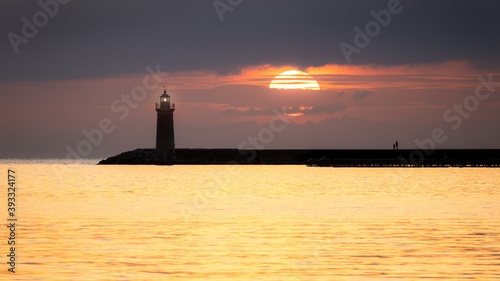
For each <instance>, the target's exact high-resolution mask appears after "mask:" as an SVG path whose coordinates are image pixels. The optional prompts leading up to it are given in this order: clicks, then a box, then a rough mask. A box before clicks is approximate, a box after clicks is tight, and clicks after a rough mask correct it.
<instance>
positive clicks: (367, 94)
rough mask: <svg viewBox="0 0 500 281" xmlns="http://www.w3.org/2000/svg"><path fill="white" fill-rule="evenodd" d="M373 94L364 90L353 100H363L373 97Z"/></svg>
mask: <svg viewBox="0 0 500 281" xmlns="http://www.w3.org/2000/svg"><path fill="white" fill-rule="evenodd" d="M371 95H372V93H371V92H370V91H366V90H362V91H357V92H355V93H354V94H353V95H352V99H354V100H358V101H359V100H362V99H364V98H366V97H369V96H371Z"/></svg>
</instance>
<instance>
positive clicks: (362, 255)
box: [0, 160, 500, 281]
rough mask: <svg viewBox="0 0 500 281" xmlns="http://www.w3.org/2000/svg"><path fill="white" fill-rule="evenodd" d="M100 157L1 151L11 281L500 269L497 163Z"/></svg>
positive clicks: (479, 274) (465, 275) (427, 276)
mask: <svg viewBox="0 0 500 281" xmlns="http://www.w3.org/2000/svg"><path fill="white" fill-rule="evenodd" d="M93 164H94V162H82V163H71V164H67V163H66V164H64V163H60V162H57V161H39V160H35V161H6V160H4V161H3V162H1V163H0V169H1V171H2V172H1V174H3V175H4V179H2V180H1V182H2V188H1V195H0V196H1V198H4V199H2V200H0V202H2V203H0V204H1V205H3V206H1V205H0V208H1V210H2V211H1V213H2V214H3V215H2V217H3V218H2V220H4V222H5V223H6V216H7V214H6V208H7V206H6V200H5V198H6V196H7V195H6V182H7V169H8V168H11V169H14V170H15V171H16V175H17V185H18V190H17V198H18V210H17V216H18V219H19V220H18V222H17V229H16V231H17V237H16V239H17V266H16V271H17V273H15V274H12V273H9V272H7V268H8V265H7V264H6V263H5V262H6V261H7V257H6V256H5V255H6V254H8V252H7V242H6V241H7V236H8V233H7V229H6V228H5V227H2V230H1V231H0V237H1V241H2V242H1V244H0V250H1V251H2V252H1V253H0V256H2V257H3V258H2V260H3V261H2V262H1V264H3V266H1V268H0V279H1V280H30V281H32V280H52V281H56V280H64V281H67V280H231V281H237V280H359V281H361V280H373V281H375V280H379V281H380V280H392V281H395V280H420V279H422V280H471V279H474V280H500V169H482V168H481V169H459V168H443V169H424V168H421V169H410V168H403V169H401V168H400V169H390V168H382V169H380V168H379V169H376V168H375V169H370V168H345V169H344V168H307V167H305V166H172V167H164V166H97V165H93Z"/></svg>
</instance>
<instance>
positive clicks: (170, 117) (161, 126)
mask: <svg viewBox="0 0 500 281" xmlns="http://www.w3.org/2000/svg"><path fill="white" fill-rule="evenodd" d="M174 110H175V103H170V96H169V95H168V94H167V91H163V95H161V96H160V104H158V103H156V112H158V115H157V116H158V119H157V121H156V151H158V152H160V153H161V154H163V155H164V156H165V157H166V160H167V161H169V162H173V161H174V160H175V140H174Z"/></svg>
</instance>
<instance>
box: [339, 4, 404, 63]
mask: <svg viewBox="0 0 500 281" xmlns="http://www.w3.org/2000/svg"><path fill="white" fill-rule="evenodd" d="M408 1H411V0H408ZM402 11H403V6H402V5H401V2H400V1H399V0H389V2H387V9H382V10H380V11H378V12H375V11H374V10H371V11H370V15H371V16H372V17H373V20H372V21H369V22H367V23H366V24H365V28H364V30H361V28H359V27H358V26H355V27H354V32H355V33H354V38H353V41H354V42H353V43H354V46H353V45H351V44H349V43H346V42H345V41H342V42H341V43H340V44H339V47H340V50H341V51H342V54H343V55H344V57H345V60H346V61H347V63H351V61H352V59H351V56H352V55H353V54H358V55H359V54H360V53H361V50H362V49H364V48H366V47H368V45H370V42H371V40H372V39H373V38H375V37H377V36H378V35H379V34H380V32H382V28H385V27H387V26H389V24H390V23H391V20H392V16H393V15H397V14H399V13H401V12H402Z"/></svg>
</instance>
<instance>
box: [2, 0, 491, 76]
mask: <svg viewBox="0 0 500 281" xmlns="http://www.w3.org/2000/svg"><path fill="white" fill-rule="evenodd" d="M37 2H38V1H2V2H1V3H0V11H1V12H0V15H1V16H0V33H1V34H3V35H4V36H3V39H2V40H1V41H0V53H1V55H0V59H1V61H2V64H1V66H0V77H1V79H3V80H12V79H67V78H82V77H102V76H117V75H125V74H132V73H143V72H144V67H145V66H147V65H156V64H160V65H161V66H162V70H164V71H169V72H172V71H186V70H211V71H217V72H218V73H230V72H237V71H238V70H239V69H240V68H241V67H245V66H248V65H257V64H263V63H269V64H274V65H284V64H293V65H297V66H298V67H307V66H318V65H324V64H328V63H337V64H345V63H346V60H345V57H344V55H343V54H342V52H341V51H340V48H339V44H340V43H341V42H347V43H349V44H353V37H354V35H355V33H354V30H353V28H354V27H355V26H358V27H360V28H362V29H363V28H364V26H365V25H366V23H368V22H370V21H371V20H373V18H372V16H371V15H370V11H371V10H375V11H379V10H381V9H386V7H387V3H388V0H374V1H350V0H339V1H326V0H308V1H305V0H253V1H244V2H243V3H242V4H241V5H239V6H237V7H236V8H235V9H234V11H232V12H227V13H226V14H224V17H225V19H224V21H223V22H221V21H220V20H219V16H218V15H217V13H216V11H215V9H214V7H213V5H212V1H196V0H172V1H126V0H109V1H96V0H89V1H70V2H69V3H68V4H66V5H63V6H60V7H59V12H58V13H57V14H56V15H55V16H54V17H52V18H50V19H49V21H48V23H47V24H46V25H45V26H44V27H42V28H39V30H38V32H37V33H36V35H35V36H34V37H33V38H30V39H29V42H28V43H27V44H21V45H20V46H19V50H20V52H19V53H18V54H17V55H16V54H14V51H13V48H12V46H11V44H10V42H9V39H8V37H7V34H8V33H10V32H14V33H16V34H18V35H21V33H22V32H21V29H22V26H23V22H22V20H21V18H22V17H26V18H28V19H29V20H30V21H31V20H32V18H33V15H34V14H35V13H36V12H37V11H40V10H41V8H40V7H39V5H38V4H37ZM401 6H402V7H403V11H402V12H401V13H399V14H397V15H393V16H392V19H391V22H390V24H389V25H388V26H387V27H384V28H382V30H381V32H380V34H379V35H378V36H377V37H375V38H372V40H371V42H370V44H369V45H368V46H367V47H366V48H362V50H361V53H360V54H355V55H353V56H352V64H374V65H394V64H421V63H434V62H442V61H446V60H460V59H469V60H471V61H473V62H477V63H476V64H475V65H476V66H477V67H479V68H495V67H496V69H498V68H497V66H496V65H494V64H493V63H492V62H498V58H499V57H500V55H499V52H500V36H499V35H498V30H497V27H498V26H500V17H498V15H497V13H498V11H499V10H500V2H499V1H494V0H481V1H466V0H447V1H431V0H421V1H407V0H401Z"/></svg>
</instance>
